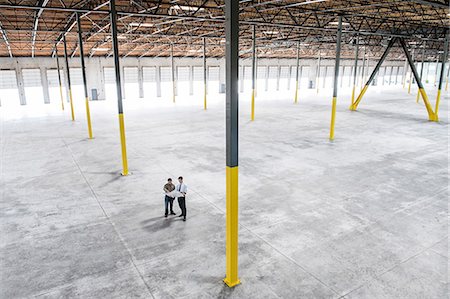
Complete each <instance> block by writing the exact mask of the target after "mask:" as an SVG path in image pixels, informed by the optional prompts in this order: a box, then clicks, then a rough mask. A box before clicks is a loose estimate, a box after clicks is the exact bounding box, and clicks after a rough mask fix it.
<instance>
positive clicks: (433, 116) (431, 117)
mask: <svg viewBox="0 0 450 299" xmlns="http://www.w3.org/2000/svg"><path fill="white" fill-rule="evenodd" d="M399 40H400V44H401V45H402V48H403V51H405V54H406V57H407V58H408V63H409V66H410V67H411V70H412V72H413V75H414V78H415V79H416V82H417V86H418V87H419V92H420V94H421V96H422V99H423V102H424V104H425V107H426V108H427V112H428V119H429V120H431V121H437V118H436V114H435V113H434V112H433V108H431V105H430V102H429V101H428V96H427V93H426V92H425V89H424V88H423V85H422V81H421V80H420V77H419V74H418V73H417V70H416V67H415V66H414V62H413V60H412V58H411V56H410V55H409V51H408V47H407V46H406V43H405V41H404V40H403V38H400V39H399Z"/></svg>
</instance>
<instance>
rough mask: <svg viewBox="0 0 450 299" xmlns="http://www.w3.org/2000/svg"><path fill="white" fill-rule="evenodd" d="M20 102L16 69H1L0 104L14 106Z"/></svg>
mask: <svg viewBox="0 0 450 299" xmlns="http://www.w3.org/2000/svg"><path fill="white" fill-rule="evenodd" d="M19 104H20V99H19V90H18V88H17V79H16V71H15V70H0V106H2V107H11V106H12V107H14V106H18V105H19Z"/></svg>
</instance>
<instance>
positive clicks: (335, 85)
mask: <svg viewBox="0 0 450 299" xmlns="http://www.w3.org/2000/svg"><path fill="white" fill-rule="evenodd" d="M341 37H342V16H339V24H338V32H337V41H336V60H335V63H334V82H333V103H332V107H331V125H330V140H333V139H334V123H335V120H336V102H337V92H338V80H339V64H340V60H341Z"/></svg>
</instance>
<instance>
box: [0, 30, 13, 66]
mask: <svg viewBox="0 0 450 299" xmlns="http://www.w3.org/2000/svg"><path fill="white" fill-rule="evenodd" d="M0 32H1V33H2V37H3V40H4V41H5V44H6V48H7V49H8V53H9V57H11V58H12V57H13V55H12V51H11V45H10V44H9V41H8V35H7V34H6V31H5V30H4V29H3V26H2V22H0Z"/></svg>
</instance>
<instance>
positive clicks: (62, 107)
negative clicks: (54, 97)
mask: <svg viewBox="0 0 450 299" xmlns="http://www.w3.org/2000/svg"><path fill="white" fill-rule="evenodd" d="M59 96H60V97H61V109H62V110H64V97H63V90H62V86H61V84H59Z"/></svg>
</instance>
